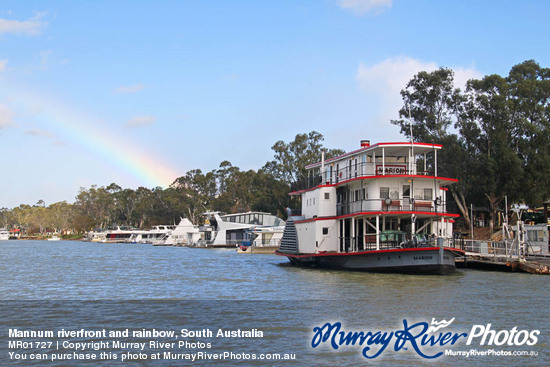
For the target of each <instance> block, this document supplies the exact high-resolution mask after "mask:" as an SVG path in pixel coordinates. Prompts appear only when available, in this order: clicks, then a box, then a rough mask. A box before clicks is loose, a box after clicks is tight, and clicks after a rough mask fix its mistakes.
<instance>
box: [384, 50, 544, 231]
mask: <svg viewBox="0 0 550 367" xmlns="http://www.w3.org/2000/svg"><path fill="white" fill-rule="evenodd" d="M401 95H402V97H403V101H404V106H403V108H402V109H401V110H400V111H399V115H400V117H401V118H402V119H401V120H396V121H392V123H393V124H396V125H398V126H400V127H401V133H402V134H404V135H405V136H407V137H408V138H410V131H411V127H412V133H413V138H414V140H415V141H424V142H428V143H431V142H434V143H440V144H443V145H444V146H445V149H444V150H443V151H442V153H441V155H440V162H442V164H441V166H440V171H439V172H440V174H441V175H442V176H448V177H456V178H458V179H459V184H458V185H455V186H454V187H453V188H451V190H452V194H453V196H454V197H455V199H456V201H457V203H458V205H459V207H460V209H461V211H462V214H463V216H464V217H465V218H466V219H467V220H468V211H467V208H468V206H469V205H467V202H469V203H475V204H476V206H486V207H488V208H489V211H490V213H491V219H492V220H493V222H494V221H495V220H496V213H497V210H498V208H499V206H500V205H501V204H502V202H503V200H504V197H505V196H507V197H508V198H509V202H510V203H512V202H523V201H524V202H526V203H528V204H530V205H531V206H538V205H541V204H542V202H543V201H544V200H545V199H548V197H549V196H550V189H549V185H548V182H550V160H549V159H550V130H549V116H550V69H547V68H541V67H540V66H539V65H538V64H537V63H536V62H535V61H533V60H529V61H525V62H523V63H521V64H519V65H516V66H514V67H513V68H512V69H511V71H510V73H509V75H508V76H507V77H501V76H499V75H489V76H486V77H484V78H482V79H480V80H476V79H473V80H470V81H469V82H468V84H467V88H466V90H465V91H464V92H462V91H460V90H459V89H458V88H454V87H453V72H452V70H450V69H445V68H441V69H439V70H437V71H434V72H431V73H428V72H420V73H418V74H417V75H416V76H415V77H414V78H413V79H412V80H411V81H410V82H409V83H408V85H407V88H406V89H405V90H403V91H402V92H401ZM409 109H410V120H411V121H409ZM451 127H454V128H455V129H457V130H455V131H456V132H453V131H452V130H451Z"/></svg>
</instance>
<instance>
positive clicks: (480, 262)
mask: <svg viewBox="0 0 550 367" xmlns="http://www.w3.org/2000/svg"><path fill="white" fill-rule="evenodd" d="M456 267H457V268H468V269H479V270H493V271H507V272H515V271H523V272H527V273H531V274H550V258H540V257H534V258H530V257H526V258H525V259H522V260H519V259H510V258H508V259H506V258H499V257H495V256H493V255H490V256H483V255H479V254H475V255H474V254H468V255H467V256H466V257H462V258H456Z"/></svg>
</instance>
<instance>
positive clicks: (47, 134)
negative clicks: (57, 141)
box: [23, 129, 53, 138]
mask: <svg viewBox="0 0 550 367" xmlns="http://www.w3.org/2000/svg"><path fill="white" fill-rule="evenodd" d="M23 134H25V135H30V136H43V137H46V138H51V137H53V134H52V133H51V132H49V131H46V130H42V129H30V130H26V131H25V132H24V133H23Z"/></svg>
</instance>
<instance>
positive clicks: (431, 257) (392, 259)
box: [277, 248, 456, 275]
mask: <svg viewBox="0 0 550 367" xmlns="http://www.w3.org/2000/svg"><path fill="white" fill-rule="evenodd" d="M277 254H278V255H283V256H286V257H287V258H288V259H289V260H290V262H291V263H292V264H294V265H298V266H303V267H318V268H329V269H344V270H354V271H368V272H378V273H403V274H437V275H447V274H452V273H453V272H454V271H455V269H456V266H455V253H454V252H452V251H448V250H445V251H442V250H440V249H437V248H435V249H434V248H430V249H422V250H421V251H418V250H401V251H390V252H387V251H386V252H384V251H382V252H368V253H365V252H363V253H350V254H334V255H332V254H312V255H311V256H308V255H305V254H301V255H290V254H282V253H279V252H277Z"/></svg>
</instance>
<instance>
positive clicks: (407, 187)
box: [403, 185, 411, 198]
mask: <svg viewBox="0 0 550 367" xmlns="http://www.w3.org/2000/svg"><path fill="white" fill-rule="evenodd" d="M403 197H404V198H410V197H411V185H403Z"/></svg>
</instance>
